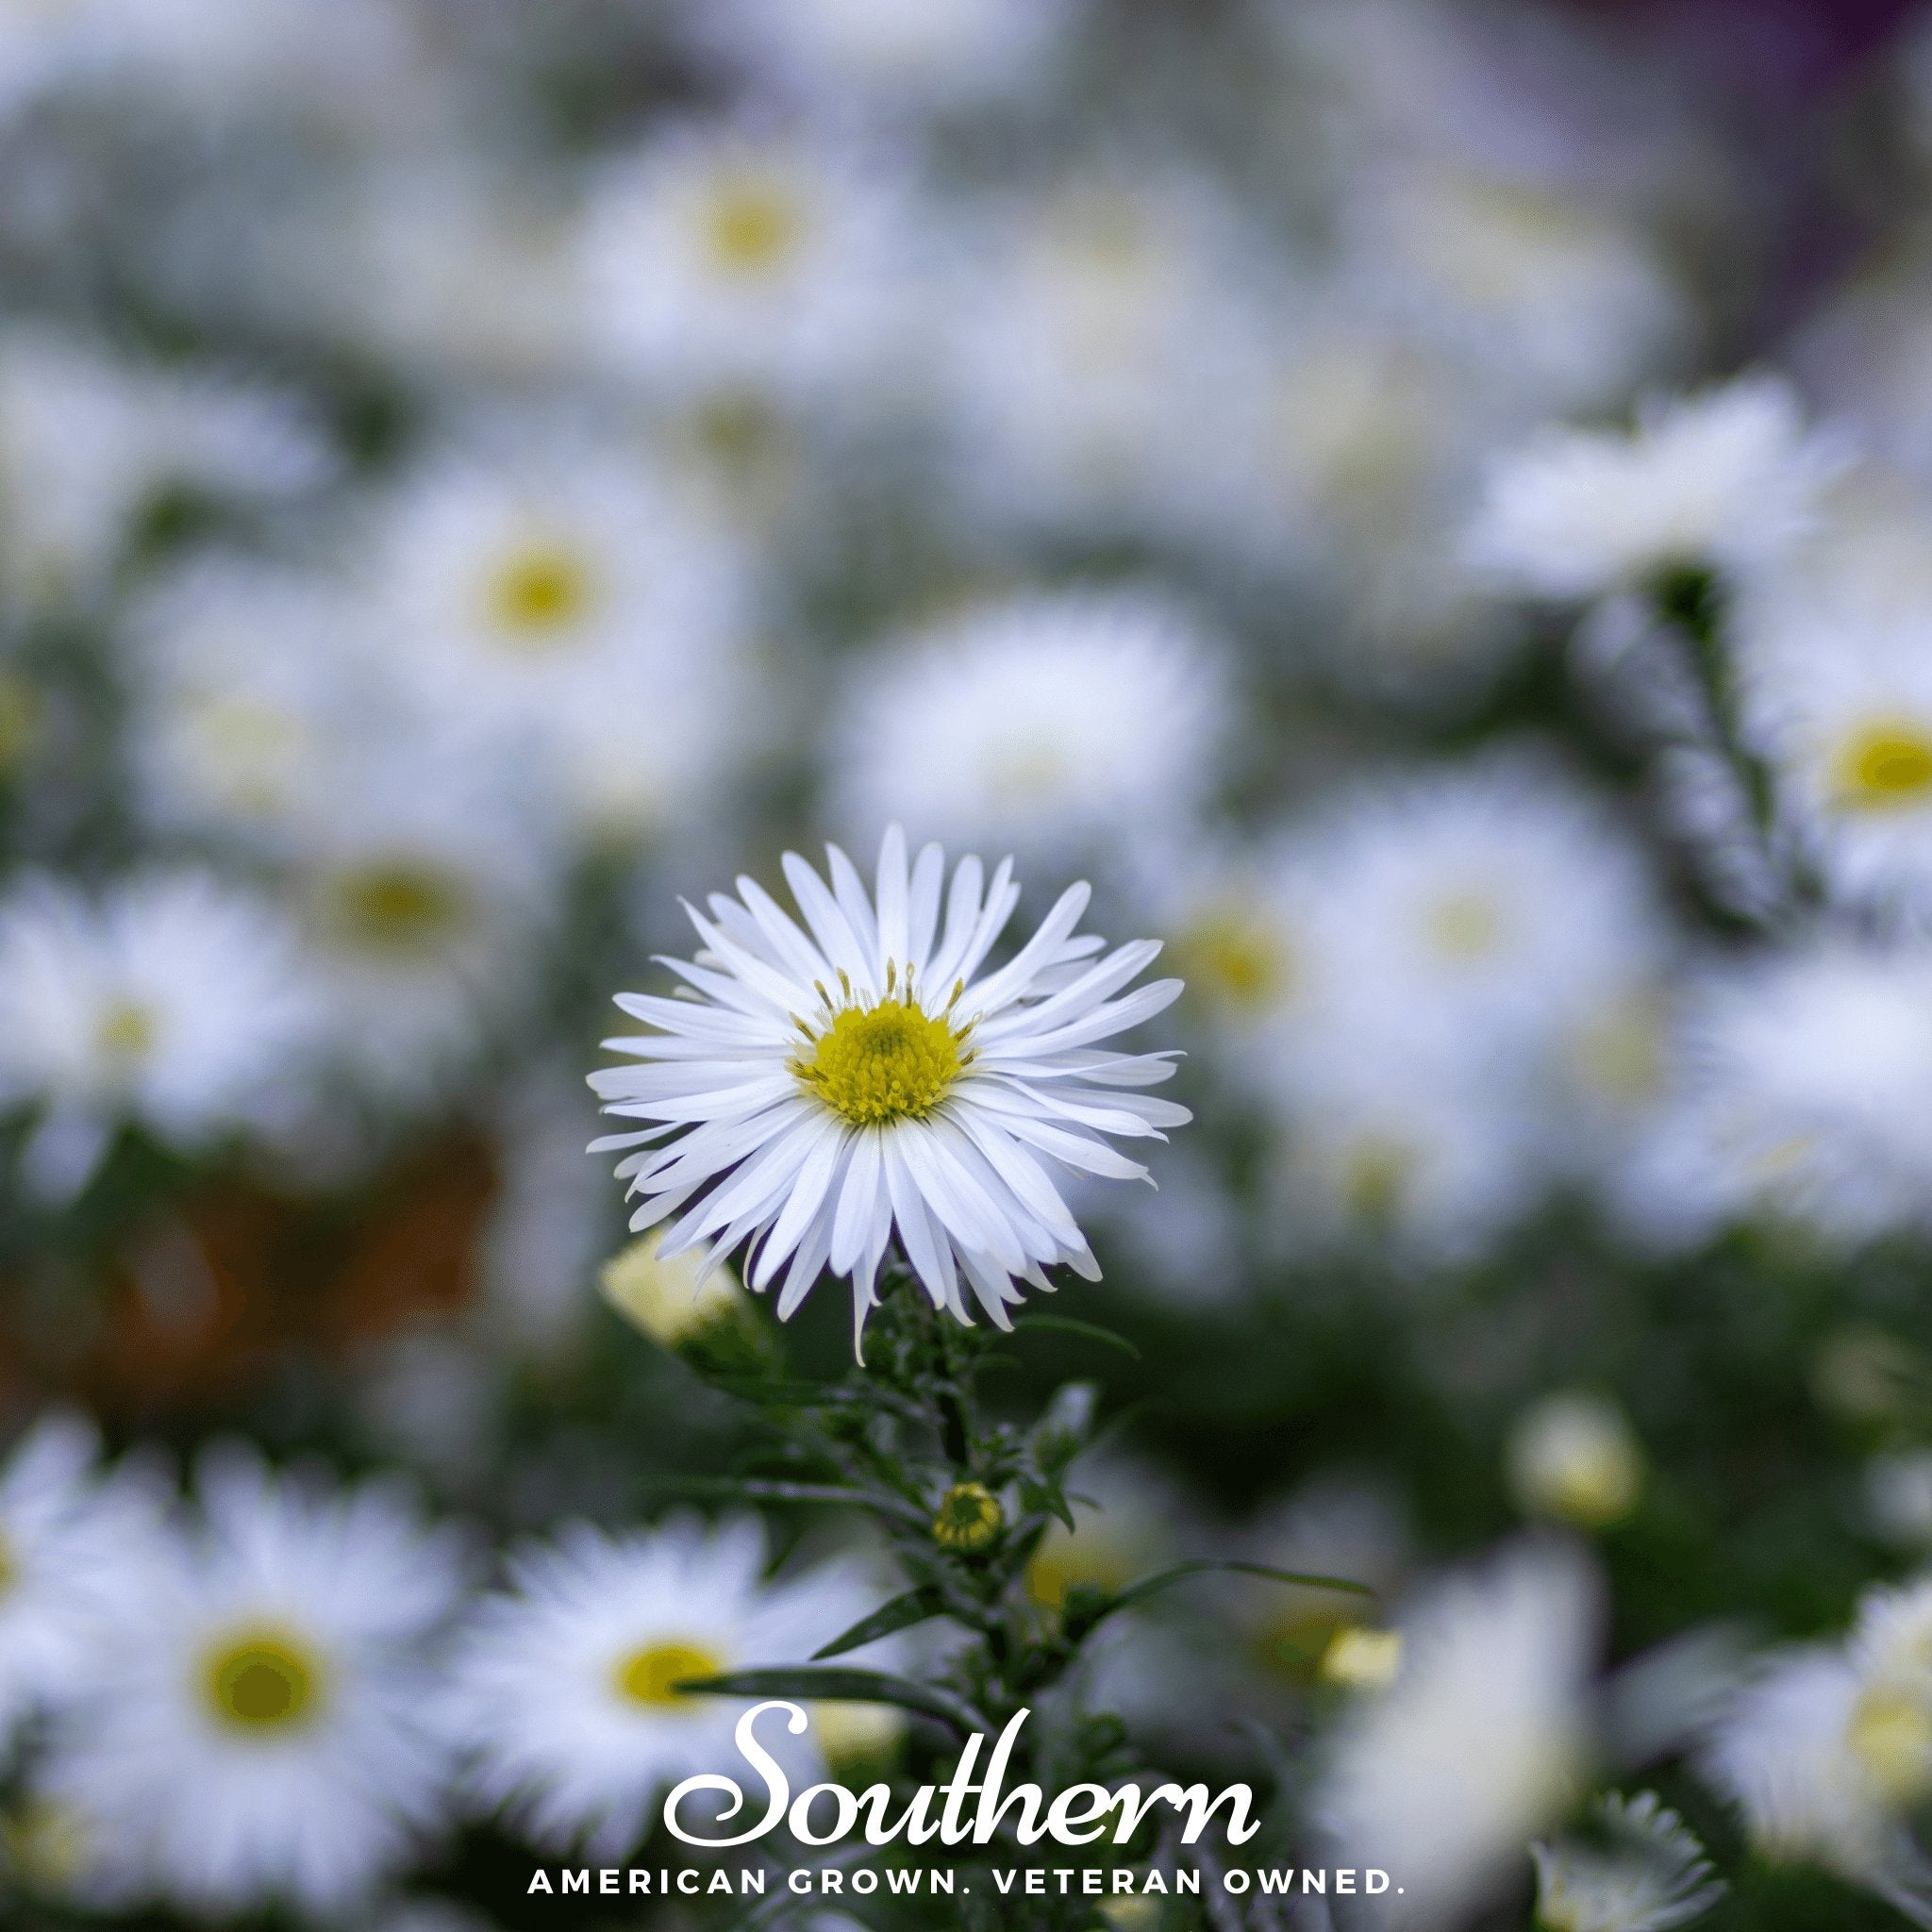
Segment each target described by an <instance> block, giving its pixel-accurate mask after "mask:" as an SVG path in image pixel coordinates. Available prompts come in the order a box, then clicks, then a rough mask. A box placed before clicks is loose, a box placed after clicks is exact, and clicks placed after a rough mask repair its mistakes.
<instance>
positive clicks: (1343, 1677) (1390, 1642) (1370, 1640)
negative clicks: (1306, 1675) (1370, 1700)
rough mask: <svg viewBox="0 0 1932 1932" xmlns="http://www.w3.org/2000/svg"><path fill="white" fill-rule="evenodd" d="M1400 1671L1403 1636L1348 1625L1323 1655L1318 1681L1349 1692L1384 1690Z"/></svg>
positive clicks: (1391, 1632) (1393, 1632) (1394, 1631)
mask: <svg viewBox="0 0 1932 1932" xmlns="http://www.w3.org/2000/svg"><path fill="white" fill-rule="evenodd" d="M1401 1668H1402V1633H1401V1632H1400V1631H1399V1630H1370V1629H1366V1628H1364V1627H1363V1626H1362V1625H1360V1624H1349V1625H1348V1626H1347V1627H1346V1628H1344V1629H1341V1630H1338V1631H1337V1632H1336V1633H1335V1636H1334V1639H1333V1640H1332V1641H1330V1643H1329V1645H1328V1648H1327V1649H1326V1650H1324V1652H1323V1653H1322V1668H1321V1678H1322V1681H1323V1683H1324V1684H1340V1685H1342V1686H1343V1687H1344V1688H1345V1689H1347V1690H1350V1691H1386V1690H1387V1689H1388V1688H1389V1686H1390V1685H1391V1684H1392V1683H1394V1681H1395V1674H1396V1673H1397V1672H1398V1671H1400V1670H1401Z"/></svg>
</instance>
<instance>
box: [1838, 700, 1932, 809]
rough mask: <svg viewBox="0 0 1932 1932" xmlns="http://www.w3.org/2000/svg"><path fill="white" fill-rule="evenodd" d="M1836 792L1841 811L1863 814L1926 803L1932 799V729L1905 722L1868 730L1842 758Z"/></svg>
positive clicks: (1847, 747) (1876, 725) (1845, 748)
mask: <svg viewBox="0 0 1932 1932" xmlns="http://www.w3.org/2000/svg"><path fill="white" fill-rule="evenodd" d="M1833 789H1834V790H1835V791H1836V793H1837V796H1838V802H1839V804H1840V805H1841V806H1844V807H1846V808H1850V809H1853V810H1858V811H1884V810H1887V809H1889V808H1891V807H1894V806H1902V805H1916V804H1918V803H1920V802H1922V801H1923V800H1924V798H1925V797H1926V796H1927V794H1928V793H1932V727H1927V726H1925V725H1922V724H1914V723H1912V722H1910V721H1908V720H1906V719H1887V720H1884V721H1882V722H1879V723H1874V724H1867V725H1866V726H1865V727H1864V728H1863V729H1862V730H1860V731H1858V732H1857V733H1856V734H1855V735H1854V736H1853V737H1852V738H1851V739H1850V740H1848V741H1847V742H1846V743H1845V744H1844V746H1843V748H1842V749H1841V751H1840V754H1839V758H1838V760H1837V765H1836V770H1835V772H1834V788H1833Z"/></svg>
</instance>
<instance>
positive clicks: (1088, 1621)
mask: <svg viewBox="0 0 1932 1932" xmlns="http://www.w3.org/2000/svg"><path fill="white" fill-rule="evenodd" d="M1229 1573H1232V1574H1235V1575H1239V1576H1261V1577H1265V1578H1267V1579H1268V1581H1269V1582H1271V1583H1289V1584H1295V1585H1299V1586H1300V1587H1302V1588H1304V1589H1307V1590H1345V1591H1350V1592H1351V1593H1352V1594H1354V1595H1357V1596H1374V1594H1375V1592H1374V1591H1373V1590H1371V1589H1370V1588H1369V1586H1368V1585H1367V1584H1366V1583H1357V1582H1356V1581H1355V1580H1354V1579H1353V1578H1352V1577H1347V1576H1320V1575H1314V1574H1310V1573H1308V1572H1307V1571H1301V1570H1277V1569H1275V1568H1274V1566H1273V1565H1272V1564H1268V1563H1243V1562H1240V1561H1238V1560H1236V1559H1234V1558H1232V1557H1197V1558H1196V1559H1195V1560H1194V1561H1193V1562H1191V1563H1176V1564H1175V1565H1174V1568H1173V1569H1171V1570H1161V1571H1158V1572H1156V1574H1154V1575H1152V1576H1143V1577H1142V1578H1141V1580H1140V1582H1138V1583H1130V1584H1128V1586H1127V1587H1126V1589H1124V1591H1121V1592H1120V1593H1119V1594H1118V1595H1117V1596H1115V1597H1113V1598H1112V1599H1111V1600H1109V1601H1108V1603H1107V1604H1106V1605H1105V1606H1104V1607H1101V1608H1099V1609H1097V1610H1092V1611H1088V1612H1087V1613H1086V1615H1084V1616H1083V1617H1082V1618H1081V1619H1080V1620H1079V1621H1078V1623H1077V1625H1076V1624H1075V1620H1074V1619H1073V1618H1069V1619H1068V1628H1069V1630H1070V1632H1073V1631H1074V1630H1075V1629H1077V1634H1078V1635H1080V1636H1083V1637H1084V1636H1085V1635H1086V1634H1087V1632H1088V1631H1090V1630H1091V1629H1092V1628H1093V1627H1094V1625H1095V1624H1099V1623H1101V1622H1103V1621H1104V1620H1105V1619H1106V1618H1108V1617H1110V1616H1112V1615H1113V1614H1114V1613H1115V1612H1116V1611H1117V1610H1124V1609H1126V1608H1127V1607H1129V1606H1130V1605H1132V1604H1137V1603H1141V1602H1142V1601H1144V1600H1145V1599H1146V1598H1148V1597H1150V1596H1152V1595H1154V1594H1155V1592H1156V1591H1162V1590H1165V1589H1166V1588H1167V1587H1168V1586H1169V1585H1170V1584H1173V1583H1184V1582H1186V1580H1187V1579H1188V1578H1189V1577H1190V1576H1207V1575H1210V1574H1229Z"/></svg>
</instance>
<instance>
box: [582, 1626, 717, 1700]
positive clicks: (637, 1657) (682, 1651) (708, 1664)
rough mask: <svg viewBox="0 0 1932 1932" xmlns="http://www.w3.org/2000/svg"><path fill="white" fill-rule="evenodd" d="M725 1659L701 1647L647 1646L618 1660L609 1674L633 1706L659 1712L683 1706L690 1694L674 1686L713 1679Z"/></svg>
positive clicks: (683, 1645) (695, 1644) (681, 1645)
mask: <svg viewBox="0 0 1932 1932" xmlns="http://www.w3.org/2000/svg"><path fill="white" fill-rule="evenodd" d="M723 1671H724V1658H723V1657H719V1656H718V1654H717V1653H716V1652H715V1651H710V1650H707V1649H705V1648H704V1646H703V1645H702V1644H697V1643H685V1642H681V1641H672V1642H669V1643H650V1644H646V1645H645V1646H644V1648H643V1649H641V1650H634V1651H632V1652H631V1653H630V1655H629V1656H628V1657H622V1658H620V1659H619V1660H618V1663H617V1667H616V1669H614V1670H613V1671H612V1672H611V1674H610V1675H611V1680H612V1681H613V1682H614V1683H615V1684H616V1686H617V1688H618V1691H620V1692H621V1693H622V1694H623V1695H624V1696H625V1697H627V1698H629V1699H630V1701H631V1702H632V1703H633V1704H641V1705H643V1706H645V1707H648V1708H650V1709H653V1710H662V1709H665V1708H667V1707H669V1706H672V1705H675V1704H683V1703H686V1702H687V1701H688V1700H689V1698H690V1696H691V1692H690V1691H679V1690H677V1689H675V1686H677V1685H679V1684H682V1683H685V1682H686V1681H688V1680H690V1679H692V1678H696V1677H715V1676H718V1675H719V1674H721V1673H722V1672H723Z"/></svg>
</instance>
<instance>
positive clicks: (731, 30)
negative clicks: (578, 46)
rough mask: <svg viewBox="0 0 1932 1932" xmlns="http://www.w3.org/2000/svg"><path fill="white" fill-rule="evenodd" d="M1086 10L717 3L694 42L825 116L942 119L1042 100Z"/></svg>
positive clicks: (1028, 5) (701, 11) (1060, 5)
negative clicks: (1028, 98) (1003, 101)
mask: <svg viewBox="0 0 1932 1932" xmlns="http://www.w3.org/2000/svg"><path fill="white" fill-rule="evenodd" d="M1082 4H1083V0H724V4H722V5H717V4H713V5H709V6H704V7H700V8H695V9H693V12H694V15H695V17H694V18H693V20H692V21H691V32H692V35H693V38H695V39H696V40H697V41H698V42H700V44H702V45H704V46H705V47H707V48H709V49H713V50H715V51H717V52H719V53H721V54H723V55H724V56H725V57H726V58H730V59H732V60H733V61H734V62H736V63H738V64H740V65H741V66H743V67H746V68H748V69H750V70H751V71H752V72H754V73H755V74H757V75H759V76H761V77H763V78H764V79H765V80H766V81H767V82H768V83H769V84H770V85H772V86H774V87H775V88H776V89H777V90H778V91H779V92H782V93H785V94H787V95H790V96H791V97H793V98H795V99H798V100H801V101H804V102H806V103H808V104H809V105H810V106H812V107H814V108H820V109H834V110H844V109H848V108H851V107H853V106H854V105H858V106H861V107H871V108H879V109H891V108H911V109H913V110H915V111H920V110H924V111H927V112H933V111H942V110H944V109H948V108H958V107H960V106H966V105H972V104H975V103H978V102H982V101H987V100H991V99H997V98H999V97H1001V96H1007V95H1011V94H1014V93H1017V92H1023V91H1024V92H1037V91H1038V90H1039V89H1040V88H1041V86H1042V84H1043V83H1044V82H1045V81H1046V79H1047V78H1048V76H1049V75H1050V73H1051V70H1052V69H1053V67H1054V65H1055V64H1056V61H1057V58H1058V56H1059V55H1060V54H1061V53H1062V52H1063V51H1064V48H1065V43H1066V41H1067V39H1068V35H1069V32H1070V30H1071V28H1072V27H1073V26H1074V23H1075V21H1076V20H1077V19H1078V17H1079V14H1080V12H1081V10H1082Z"/></svg>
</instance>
